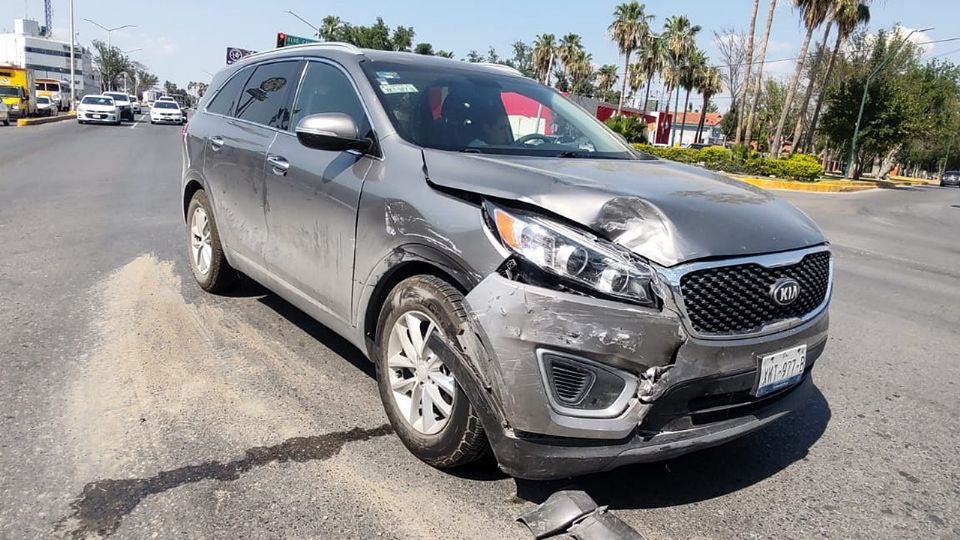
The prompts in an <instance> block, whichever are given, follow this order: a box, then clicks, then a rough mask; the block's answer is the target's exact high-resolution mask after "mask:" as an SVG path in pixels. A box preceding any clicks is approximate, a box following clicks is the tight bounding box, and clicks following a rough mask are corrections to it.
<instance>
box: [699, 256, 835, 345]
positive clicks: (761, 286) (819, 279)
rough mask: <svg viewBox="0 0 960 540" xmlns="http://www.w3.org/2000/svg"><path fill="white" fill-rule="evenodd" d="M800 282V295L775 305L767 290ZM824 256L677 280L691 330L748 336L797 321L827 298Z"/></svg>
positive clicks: (713, 271) (708, 271)
mask: <svg viewBox="0 0 960 540" xmlns="http://www.w3.org/2000/svg"><path fill="white" fill-rule="evenodd" d="M784 277H789V278H793V279H795V280H797V282H798V283H800V296H799V297H798V298H797V299H796V301H794V302H793V303H792V304H790V305H788V306H780V305H778V304H776V303H775V302H774V301H773V298H772V297H771V296H770V289H771V287H772V286H773V284H774V283H776V281H777V280H779V279H780V278H784ZM829 282H830V253H829V252H827V251H822V252H818V253H811V254H810V255H807V256H806V257H804V258H803V260H802V261H800V262H799V263H796V264H792V265H788V266H779V267H776V268H764V267H763V266H760V265H759V264H755V263H747V264H739V265H735V266H721V267H717V268H707V269H704V270H697V271H694V272H690V273H689V274H686V275H685V276H683V277H682V278H681V279H680V293H681V295H682V296H683V303H684V306H685V307H686V311H687V316H688V317H689V319H690V324H691V326H693V329H694V330H696V331H697V332H698V333H699V334H701V335H715V336H723V335H737V334H750V333H754V332H757V331H759V330H761V329H762V328H763V327H764V326H766V325H768V324H770V323H773V322H776V321H781V320H784V319H792V318H798V317H803V316H805V315H807V314H809V313H810V312H812V311H813V310H815V309H817V307H819V306H820V305H821V304H823V301H824V300H825V299H826V296H827V289H828V286H829Z"/></svg>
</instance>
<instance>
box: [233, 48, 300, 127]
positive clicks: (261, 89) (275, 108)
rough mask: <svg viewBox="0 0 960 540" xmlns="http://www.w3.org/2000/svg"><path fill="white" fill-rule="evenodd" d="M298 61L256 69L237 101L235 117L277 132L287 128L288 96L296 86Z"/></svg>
mask: <svg viewBox="0 0 960 540" xmlns="http://www.w3.org/2000/svg"><path fill="white" fill-rule="evenodd" d="M300 66H301V64H300V62H299V61H298V60H294V61H287V62H274V63H271V64H261V65H259V66H257V69H256V71H254V72H253V76H251V77H250V80H249V81H248V82H247V84H246V86H244V87H243V92H241V93H240V98H239V99H238V102H237V110H236V116H237V118H240V119H241V120H247V121H250V122H255V123H257V124H262V125H264V126H269V127H273V128H278V129H287V125H288V124H289V122H290V106H289V103H288V100H287V96H288V95H289V93H290V88H291V87H294V86H296V81H297V79H298V75H299V74H300Z"/></svg>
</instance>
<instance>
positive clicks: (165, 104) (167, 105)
mask: <svg viewBox="0 0 960 540" xmlns="http://www.w3.org/2000/svg"><path fill="white" fill-rule="evenodd" d="M153 108H154V109H179V108H180V107H179V106H178V105H177V104H176V103H174V102H172V101H158V102H156V103H154V104H153Z"/></svg>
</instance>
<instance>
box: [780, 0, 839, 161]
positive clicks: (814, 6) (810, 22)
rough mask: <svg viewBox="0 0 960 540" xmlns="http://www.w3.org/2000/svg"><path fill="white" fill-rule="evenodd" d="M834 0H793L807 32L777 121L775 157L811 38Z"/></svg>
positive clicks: (824, 18) (825, 18)
mask: <svg viewBox="0 0 960 540" xmlns="http://www.w3.org/2000/svg"><path fill="white" fill-rule="evenodd" d="M832 1H833V0H793V3H794V5H796V6H797V7H798V8H799V9H800V15H801V19H802V20H803V25H804V26H805V27H806V29H807V33H806V34H805V35H804V38H803V45H801V46H800V55H799V56H797V64H796V67H795V68H794V70H793V77H791V79H790V83H789V84H788V85H787V95H786V97H785V98H784V105H783V110H782V111H781V112H780V119H779V120H778V121H777V127H776V129H775V130H774V135H773V142H772V144H771V147H770V154H771V156H772V157H773V158H777V157H778V156H779V155H780V146H781V140H782V138H783V128H784V126H785V125H786V123H787V115H788V114H789V113H790V110H791V107H792V106H793V97H794V95H795V94H796V92H797V85H798V84H799V83H800V74H801V73H802V72H803V63H804V61H806V59H807V50H808V49H809V48H810V40H811V39H813V33H814V32H815V31H816V29H817V28H819V27H820V25H822V24H823V22H824V21H826V20H827V15H828V13H829V12H830V7H831V2H832Z"/></svg>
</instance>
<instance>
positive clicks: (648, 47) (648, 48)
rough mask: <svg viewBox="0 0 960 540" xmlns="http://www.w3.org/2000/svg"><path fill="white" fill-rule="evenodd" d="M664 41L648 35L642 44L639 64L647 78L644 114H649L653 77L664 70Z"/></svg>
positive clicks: (658, 37)
mask: <svg viewBox="0 0 960 540" xmlns="http://www.w3.org/2000/svg"><path fill="white" fill-rule="evenodd" d="M663 59H664V53H663V40H662V39H660V36H655V35H653V34H648V35H647V38H646V39H644V40H643V41H641V42H640V60H639V61H638V62H637V64H638V65H639V66H640V69H641V70H642V72H643V75H644V76H645V77H646V78H647V89H646V91H645V92H644V96H643V112H647V102H648V101H649V100H650V83H652V82H653V77H654V75H656V74H657V73H659V72H660V70H661V69H662V68H663Z"/></svg>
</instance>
